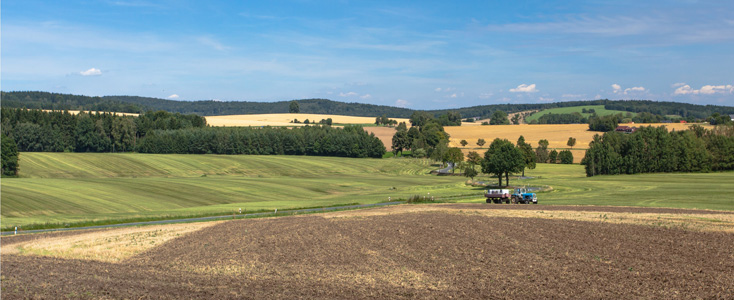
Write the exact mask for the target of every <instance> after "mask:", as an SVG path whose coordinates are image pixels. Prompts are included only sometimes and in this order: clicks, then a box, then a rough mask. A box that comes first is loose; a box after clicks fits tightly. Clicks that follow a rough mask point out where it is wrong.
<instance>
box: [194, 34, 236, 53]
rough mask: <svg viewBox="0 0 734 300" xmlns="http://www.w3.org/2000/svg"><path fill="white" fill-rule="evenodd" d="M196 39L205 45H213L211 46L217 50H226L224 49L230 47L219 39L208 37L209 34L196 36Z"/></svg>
mask: <svg viewBox="0 0 734 300" xmlns="http://www.w3.org/2000/svg"><path fill="white" fill-rule="evenodd" d="M196 41H197V42H199V43H200V44H202V45H204V46H207V47H211V48H213V49H216V50H219V51H224V50H228V49H230V47H227V46H225V45H224V44H222V43H220V42H219V41H217V40H216V39H214V38H212V37H208V36H201V37H198V38H196Z"/></svg>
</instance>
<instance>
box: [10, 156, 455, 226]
mask: <svg viewBox="0 0 734 300" xmlns="http://www.w3.org/2000/svg"><path fill="white" fill-rule="evenodd" d="M20 159H21V172H20V176H21V178H4V179H3V180H2V182H1V184H2V201H1V202H2V203H1V205H2V227H3V228H6V227H8V226H17V225H28V224H34V223H46V222H51V223H67V222H71V223H74V222H81V221H87V220H105V219H131V218H138V217H155V216H189V215H196V214H207V213H225V214H226V213H232V212H235V211H238V209H239V208H243V209H245V210H248V211H253V210H265V209H267V210H273V209H276V208H278V209H286V208H300V207H320V206H331V205H338V204H350V203H377V202H384V201H387V200H388V197H391V199H397V198H404V199H407V198H408V197H409V196H411V195H413V194H417V193H425V194H427V193H431V194H432V195H434V196H447V195H457V194H461V193H462V192H467V190H466V189H465V188H464V187H463V180H462V178H461V177H436V176H429V175H427V173H428V172H429V171H430V170H432V169H436V167H434V166H432V165H431V162H429V161H426V160H409V159H391V160H387V159H349V158H335V157H301V156H245V155H239V156H235V155H232V156H225V155H148V154H130V153H128V154H110V153H21V155H20Z"/></svg>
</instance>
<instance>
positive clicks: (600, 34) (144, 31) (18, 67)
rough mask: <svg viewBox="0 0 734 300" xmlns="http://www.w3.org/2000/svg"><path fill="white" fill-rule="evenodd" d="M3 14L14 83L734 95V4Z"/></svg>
mask: <svg viewBox="0 0 734 300" xmlns="http://www.w3.org/2000/svg"><path fill="white" fill-rule="evenodd" d="M452 2H457V3H452ZM1 14H2V16H1V17H2V19H1V23H2V24H1V25H2V28H1V30H2V32H1V33H2V35H1V42H2V45H1V46H2V48H1V51H2V54H1V58H2V61H1V64H2V65H1V68H2V69H1V70H2V74H1V75H2V78H1V84H2V86H1V87H0V88H2V90H3V91H15V90H40V91H50V92H60V93H71V94H82V95H91V96H103V95H136V96H147V97H158V98H168V99H177V100H208V99H215V100H225V101H232V100H237V101H241V100H244V101H278V100H290V99H303V98H327V99H332V100H336V101H344V102H361V103H373V104H381V105H392V106H400V107H408V108H415V109H438V108H455V107H467V106H474V105H484V104H497V103H538V102H542V103H545V102H558V101H570V100H589V99H599V98H608V99H650V100H658V101H679V102H690V103H696V104H717V105H729V106H734V1H729V0H722V1H692V0H691V1H676V0H667V1H639V0H636V1H624V0H618V1H146V0H119V1H115V0H109V1H94V0H86V1H73V0H68V1H35V0H15V1H12V0H6V1H2V6H1Z"/></svg>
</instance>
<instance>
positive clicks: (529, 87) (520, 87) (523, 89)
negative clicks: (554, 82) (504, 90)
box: [510, 83, 538, 93]
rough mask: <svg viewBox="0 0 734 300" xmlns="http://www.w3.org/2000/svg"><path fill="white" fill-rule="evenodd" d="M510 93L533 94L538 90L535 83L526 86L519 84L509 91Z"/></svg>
mask: <svg viewBox="0 0 734 300" xmlns="http://www.w3.org/2000/svg"><path fill="white" fill-rule="evenodd" d="M510 92H513V93H535V92H538V89H536V88H535V83H533V84H530V85H527V84H521V85H518V86H517V87H516V88H514V89H510Z"/></svg>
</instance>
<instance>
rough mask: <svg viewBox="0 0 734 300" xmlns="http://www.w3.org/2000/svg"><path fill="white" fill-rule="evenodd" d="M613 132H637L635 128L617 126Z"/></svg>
mask: <svg viewBox="0 0 734 300" xmlns="http://www.w3.org/2000/svg"><path fill="white" fill-rule="evenodd" d="M614 131H616V132H623V133H633V132H635V131H637V127H630V126H617V129H615V130H614Z"/></svg>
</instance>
